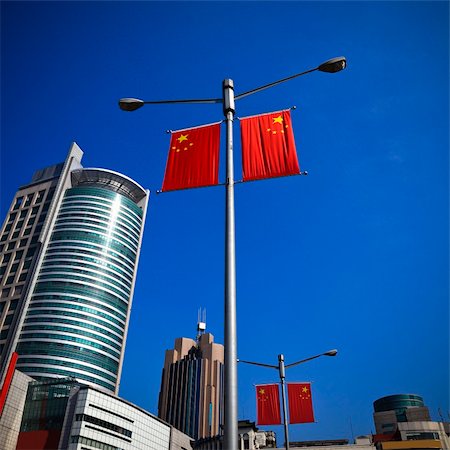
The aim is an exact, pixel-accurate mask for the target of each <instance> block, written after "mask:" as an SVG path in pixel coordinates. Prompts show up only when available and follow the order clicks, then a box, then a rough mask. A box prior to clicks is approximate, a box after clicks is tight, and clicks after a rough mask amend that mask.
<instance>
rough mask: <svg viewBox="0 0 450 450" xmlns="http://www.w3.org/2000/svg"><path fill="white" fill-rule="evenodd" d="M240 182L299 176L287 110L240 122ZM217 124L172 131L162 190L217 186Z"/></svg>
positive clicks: (218, 126)
mask: <svg viewBox="0 0 450 450" xmlns="http://www.w3.org/2000/svg"><path fill="white" fill-rule="evenodd" d="M240 123H241V144H242V173H243V181H252V180H259V179H262V178H272V177H281V176H286V175H297V174H299V173H300V167H299V165H298V160H297V153H296V150H295V141H294V133H293V131H292V124H291V114H290V111H289V110H285V111H277V112H273V113H268V114H262V115H259V116H252V117H246V118H243V119H240ZM219 147H220V122H217V123H213V124H209V125H204V126H201V127H197V128H188V129H185V130H178V131H174V132H172V138H171V140H170V149H169V155H168V158H167V165H166V172H165V174H164V181H163V186H162V191H173V190H178V189H187V188H194V187H202V186H214V185H217V184H219Z"/></svg>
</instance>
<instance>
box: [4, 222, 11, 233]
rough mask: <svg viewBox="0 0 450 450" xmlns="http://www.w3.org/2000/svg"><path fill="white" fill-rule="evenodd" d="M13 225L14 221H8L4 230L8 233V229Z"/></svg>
mask: <svg viewBox="0 0 450 450" xmlns="http://www.w3.org/2000/svg"><path fill="white" fill-rule="evenodd" d="M11 227H12V222H11V223H8V224H7V225H6V227H5V229H4V230H3V231H4V232H5V233H6V232H7V231H9V230H10V229H11Z"/></svg>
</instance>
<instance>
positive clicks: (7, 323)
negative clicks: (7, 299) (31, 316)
mask: <svg viewBox="0 0 450 450" xmlns="http://www.w3.org/2000/svg"><path fill="white" fill-rule="evenodd" d="M13 317H14V314H10V315H9V316H6V318H5V321H4V322H3V325H11V322H12V319H13Z"/></svg>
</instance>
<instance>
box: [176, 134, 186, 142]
mask: <svg viewBox="0 0 450 450" xmlns="http://www.w3.org/2000/svg"><path fill="white" fill-rule="evenodd" d="M188 136H189V135H188V134H181V135H180V137H177V141H178V142H179V143H180V144H181V143H182V142H183V141H187V140H188V138H187V137H188Z"/></svg>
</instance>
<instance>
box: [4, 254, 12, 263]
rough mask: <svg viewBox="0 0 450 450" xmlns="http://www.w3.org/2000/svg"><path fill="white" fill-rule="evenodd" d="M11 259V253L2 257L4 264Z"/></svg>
mask: <svg viewBox="0 0 450 450" xmlns="http://www.w3.org/2000/svg"><path fill="white" fill-rule="evenodd" d="M10 259H11V253H6V254H5V255H3V262H4V263H6V262H8V261H9V260H10Z"/></svg>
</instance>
